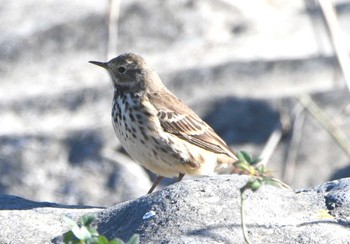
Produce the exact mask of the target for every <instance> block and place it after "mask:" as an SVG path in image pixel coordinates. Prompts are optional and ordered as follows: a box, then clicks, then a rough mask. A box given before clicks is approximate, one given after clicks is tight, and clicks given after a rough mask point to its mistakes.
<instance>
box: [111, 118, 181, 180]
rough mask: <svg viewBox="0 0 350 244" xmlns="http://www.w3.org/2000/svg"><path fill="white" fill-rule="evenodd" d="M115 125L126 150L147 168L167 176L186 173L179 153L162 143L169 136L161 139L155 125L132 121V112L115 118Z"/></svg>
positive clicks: (118, 136) (115, 129)
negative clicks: (168, 150) (169, 149)
mask: <svg viewBox="0 0 350 244" xmlns="http://www.w3.org/2000/svg"><path fill="white" fill-rule="evenodd" d="M113 127H114V131H115V134H116V136H117V138H118V139H119V141H120V143H121V145H122V146H123V148H124V149H125V151H126V152H127V153H128V154H129V155H130V156H131V157H132V158H133V159H134V160H135V161H137V162H138V163H140V164H141V165H142V166H144V167H145V168H147V169H149V170H150V171H152V172H153V173H155V174H157V175H161V176H165V177H175V176H177V175H178V174H179V173H184V174H185V172H184V169H183V166H182V165H181V162H180V159H179V158H177V157H178V155H177V154H176V153H169V152H166V150H165V149H164V148H162V147H161V144H166V141H167V138H166V137H164V138H162V139H159V134H158V133H155V131H154V130H156V128H154V127H155V125H153V124H140V123H138V122H137V121H131V119H130V114H128V113H125V114H124V117H120V118H119V119H114V121H113ZM152 129H153V130H152ZM156 135H157V136H156ZM161 140H162V141H163V143H161V142H160V141H161Z"/></svg>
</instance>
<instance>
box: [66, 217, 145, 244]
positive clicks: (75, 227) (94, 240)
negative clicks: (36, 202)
mask: <svg viewBox="0 0 350 244" xmlns="http://www.w3.org/2000/svg"><path fill="white" fill-rule="evenodd" d="M63 218H64V221H65V222H66V223H67V224H68V225H70V226H71V230H70V231H68V232H67V233H65V234H64V236H63V242H64V243H65V244H138V243H140V236H139V235H137V234H134V235H133V236H132V237H131V238H130V240H128V241H127V242H126V243H125V242H124V241H122V240H120V239H117V238H114V239H113V240H108V239H107V238H106V237H105V236H103V235H100V234H99V233H98V231H97V230H96V229H95V228H93V227H91V224H92V222H93V221H94V220H95V218H96V217H95V216H94V215H84V216H82V217H81V218H80V219H79V223H76V222H75V221H74V220H72V219H70V218H67V217H63Z"/></svg>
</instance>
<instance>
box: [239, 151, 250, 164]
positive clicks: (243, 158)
mask: <svg viewBox="0 0 350 244" xmlns="http://www.w3.org/2000/svg"><path fill="white" fill-rule="evenodd" d="M237 156H238V159H239V160H241V161H243V162H248V163H249V162H250V160H251V157H250V155H249V154H248V153H247V152H245V151H240V152H239V153H238V154H237Z"/></svg>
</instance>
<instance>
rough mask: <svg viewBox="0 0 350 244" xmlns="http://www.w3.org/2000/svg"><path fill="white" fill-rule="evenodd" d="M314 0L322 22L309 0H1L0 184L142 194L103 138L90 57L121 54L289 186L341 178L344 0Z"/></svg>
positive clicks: (107, 106) (108, 201) (345, 113)
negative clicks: (140, 60)
mask: <svg viewBox="0 0 350 244" xmlns="http://www.w3.org/2000/svg"><path fill="white" fill-rule="evenodd" d="M322 2H326V3H330V4H332V5H333V6H334V9H335V10H336V21H335V22H334V23H331V24H327V23H328V21H327V18H325V14H324V13H327V11H328V13H331V15H332V13H333V14H334V13H335V12H334V11H333V9H332V8H329V5H328V7H327V6H326V7H325V8H323V10H322V8H321V6H322V5H319V4H318V1H316V0H315V1H314V0H293V1H280V0H258V1H247V0H202V1H195V0H179V1H170V0H149V1H141V0H128V1H126V0H120V1H115V0H110V1H107V0H106V1H94V0H89V1H78V0H60V1H58V0H45V1H34V0H24V1H4V0H0V13H1V14H0V23H1V24H0V31H1V32H0V33H1V35H0V57H1V58H0V193H3V194H12V195H17V196H21V197H25V198H29V199H32V200H36V201H54V202H58V203H66V204H86V205H102V206H109V205H112V204H115V203H118V202H122V201H126V200H130V199H133V198H136V197H138V196H141V195H144V194H145V193H146V192H147V190H148V189H149V187H150V185H151V178H150V175H149V174H148V173H147V172H146V171H145V170H144V169H143V168H141V167H140V166H138V165H137V164H135V163H134V161H133V160H131V159H130V158H129V157H128V156H127V155H126V154H125V153H124V151H123V150H122V149H121V148H120V144H119V142H118V140H117V139H116V137H115V136H114V132H113V128H112V125H111V118H110V110H111V101H112V92H113V90H112V84H111V82H110V80H109V77H108V75H107V73H106V72H105V71H104V70H102V69H100V68H98V67H95V66H93V65H91V64H89V63H88V61H89V60H97V61H107V60H108V59H110V58H112V57H114V56H117V54H121V53H124V52H134V53H137V54H140V55H142V56H143V57H144V58H145V59H146V60H147V61H148V62H149V63H151V65H152V66H153V67H154V69H155V70H156V71H157V72H158V73H159V74H160V76H161V78H162V80H163V81H164V83H165V84H166V85H167V86H168V88H169V89H170V90H171V91H173V92H174V93H175V94H176V95H177V96H178V97H180V98H181V99H182V100H183V101H184V102H185V103H187V104H188V105H189V106H190V107H192V108H193V109H194V110H195V111H196V112H197V113H198V114H199V115H200V116H201V117H202V118H203V119H204V120H206V121H207V122H208V123H209V124H210V125H211V126H212V127H213V128H214V129H215V130H216V131H217V132H218V134H220V135H221V136H222V137H223V138H224V139H225V140H226V142H227V143H228V144H229V145H230V147H231V148H232V149H233V150H234V151H237V152H238V151H241V150H244V151H247V152H249V153H251V154H253V155H254V156H256V157H262V158H263V159H264V160H263V162H262V163H264V164H267V167H269V168H270V169H271V170H272V171H273V173H274V175H275V176H276V177H278V178H280V179H282V180H284V181H285V182H286V183H288V184H290V185H291V186H292V187H294V188H307V187H312V186H315V185H317V184H320V183H323V182H325V181H328V180H332V179H337V178H341V177H347V176H349V175H350V167H349V166H350V165H349V158H350V144H349V139H348V138H349V137H350V130H349V129H350V122H349V113H350V106H349V102H350V100H349V90H348V88H347V86H346V82H345V81H346V79H344V76H343V71H342V69H341V66H340V65H339V61H338V58H339V53H338V55H337V54H336V52H335V49H334V47H333V46H334V44H335V46H338V47H339V50H340V53H342V54H343V58H344V59H345V66H344V67H346V59H347V58H349V47H350V44H349V43H350V28H349V27H350V1H349V0H342V1H341V0H333V1H328V0H327V1H325V0H322ZM326 16H327V15H326ZM328 26H329V27H328ZM339 26H340V33H341V35H340V37H341V38H340V40H341V41H340V42H339V43H340V44H339V43H337V39H336V38H337V37H338V41H339V35H338V36H337V34H335V37H334V33H333V32H335V33H339V31H338V32H337V30H338V27H339ZM329 30H331V31H329ZM332 33H333V34H332ZM333 38H335V39H333ZM341 44H343V45H341ZM344 44H345V45H344ZM349 70H350V69H347V71H348V72H349ZM345 72H346V69H345ZM185 179H186V178H185ZM168 183H169V181H166V182H165V184H168Z"/></svg>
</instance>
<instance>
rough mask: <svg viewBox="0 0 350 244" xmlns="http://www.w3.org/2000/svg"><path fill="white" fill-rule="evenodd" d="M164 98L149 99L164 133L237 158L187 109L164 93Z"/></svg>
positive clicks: (217, 136) (170, 95)
mask: <svg viewBox="0 0 350 244" xmlns="http://www.w3.org/2000/svg"><path fill="white" fill-rule="evenodd" d="M158 95H160V94H158ZM164 96H166V97H165V99H162V100H160V96H152V98H151V99H150V100H152V101H151V103H152V104H153V106H155V108H156V109H157V110H158V119H159V121H160V124H161V126H162V128H163V129H164V131H166V132H168V133H171V134H174V135H176V136H178V137H179V138H181V139H183V140H186V141H187V142H189V143H191V144H193V145H196V146H198V147H201V148H203V149H206V150H209V151H212V152H214V153H218V154H226V155H228V156H230V157H233V158H237V157H236V155H235V154H234V153H233V152H232V151H231V149H230V148H229V147H228V146H227V145H226V143H225V142H224V141H223V140H222V139H221V138H220V136H219V135H217V134H216V133H215V132H214V130H213V129H212V128H211V127H210V126H209V125H208V124H206V123H205V122H204V121H203V120H202V119H201V118H199V117H198V116H197V115H196V114H195V113H194V112H193V111H192V110H191V109H190V108H189V107H187V106H186V105H185V104H183V103H182V102H181V101H180V100H179V99H177V98H176V97H175V96H173V95H172V94H169V93H166V94H164ZM163 98H164V97H163ZM179 102H180V103H179ZM180 105H181V106H180Z"/></svg>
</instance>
